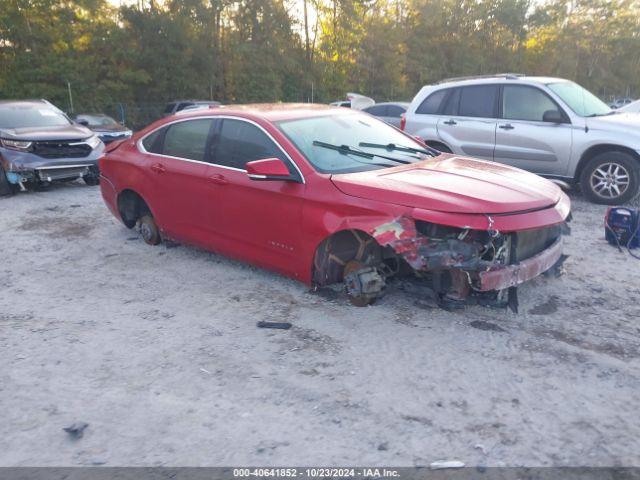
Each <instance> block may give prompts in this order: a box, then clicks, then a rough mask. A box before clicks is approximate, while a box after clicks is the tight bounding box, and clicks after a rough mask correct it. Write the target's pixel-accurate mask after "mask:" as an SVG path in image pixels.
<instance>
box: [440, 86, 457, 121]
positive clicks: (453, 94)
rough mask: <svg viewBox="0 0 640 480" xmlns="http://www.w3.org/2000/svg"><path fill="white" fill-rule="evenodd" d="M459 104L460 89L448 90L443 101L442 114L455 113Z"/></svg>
mask: <svg viewBox="0 0 640 480" xmlns="http://www.w3.org/2000/svg"><path fill="white" fill-rule="evenodd" d="M459 104H460V89H459V88H454V89H451V90H450V91H449V95H448V96H447V98H446V99H445V101H444V106H443V107H442V115H457V114H458V105H459Z"/></svg>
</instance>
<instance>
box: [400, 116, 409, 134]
mask: <svg viewBox="0 0 640 480" xmlns="http://www.w3.org/2000/svg"><path fill="white" fill-rule="evenodd" d="M406 126H407V114H406V113H403V114H402V115H400V130H402V131H404V127H406Z"/></svg>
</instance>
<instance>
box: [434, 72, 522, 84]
mask: <svg viewBox="0 0 640 480" xmlns="http://www.w3.org/2000/svg"><path fill="white" fill-rule="evenodd" d="M524 76H525V74H524V73H493V74H491V75H470V76H468V77H452V78H445V79H443V80H440V81H438V82H436V85H439V84H441V83H448V82H462V81H463V80H477V79H482V78H506V79H507V80H517V79H518V78H520V77H524Z"/></svg>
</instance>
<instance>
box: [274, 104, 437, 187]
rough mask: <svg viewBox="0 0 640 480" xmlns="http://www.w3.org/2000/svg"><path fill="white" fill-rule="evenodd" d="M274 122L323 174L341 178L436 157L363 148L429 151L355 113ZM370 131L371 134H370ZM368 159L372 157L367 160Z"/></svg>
mask: <svg viewBox="0 0 640 480" xmlns="http://www.w3.org/2000/svg"><path fill="white" fill-rule="evenodd" d="M273 123H274V125H275V126H276V128H278V130H279V131H280V132H281V133H282V134H283V135H284V136H285V137H287V139H288V140H289V141H290V142H291V143H293V144H294V145H295V147H296V148H297V149H298V151H299V152H300V153H301V154H302V155H303V156H304V158H305V159H306V160H307V162H309V164H310V165H311V166H312V167H313V169H314V170H315V171H317V172H319V173H323V174H330V175H341V174H347V173H357V172H365V171H369V170H380V169H385V168H391V167H397V166H399V165H402V164H412V163H418V162H421V161H423V160H426V159H429V158H433V157H432V156H430V155H426V154H421V153H416V152H409V151H401V150H393V151H392V150H388V151H384V152H382V151H381V150H380V148H375V147H366V146H362V145H361V144H362V143H365V144H366V143H371V144H385V145H387V144H395V145H398V146H402V147H408V148H409V149H424V148H425V147H424V145H422V144H420V143H419V142H418V141H417V140H414V139H413V138H411V137H410V136H408V135H406V134H405V133H403V132H401V131H400V130H398V129H396V128H394V127H392V126H390V125H388V124H387V123H385V122H383V121H381V120H378V119H377V118H375V117H373V116H371V115H366V114H363V113H360V112H357V111H353V110H346V111H345V112H344V113H343V112H340V113H339V114H333V115H316V116H311V117H302V118H294V119H284V120H279V121H276V122H273ZM369 129H371V131H368V130H369ZM322 143H324V144H330V145H333V146H340V147H343V148H326V147H323V146H322V145H320V144H322ZM347 147H348V148H347ZM350 152H352V153H350ZM381 153H384V156H382V157H381V156H380V154H381ZM368 156H370V157H372V158H367V157H368ZM373 157H375V160H374V159H373ZM385 157H386V158H385ZM338 165H339V166H340V167H338Z"/></svg>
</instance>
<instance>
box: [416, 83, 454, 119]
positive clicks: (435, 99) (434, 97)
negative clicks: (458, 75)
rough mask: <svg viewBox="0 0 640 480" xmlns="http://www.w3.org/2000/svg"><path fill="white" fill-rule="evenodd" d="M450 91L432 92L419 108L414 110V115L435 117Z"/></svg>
mask: <svg viewBox="0 0 640 480" xmlns="http://www.w3.org/2000/svg"><path fill="white" fill-rule="evenodd" d="M450 91H451V90H450V89H444V90H438V91H437V92H433V93H432V94H431V95H429V96H428V97H427V98H425V99H424V101H423V102H422V103H421V104H420V106H419V107H418V108H417V109H416V113H419V114H422V115H437V114H438V113H440V108H441V106H442V102H443V101H444V100H445V98H446V97H447V93H449V92H450Z"/></svg>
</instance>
